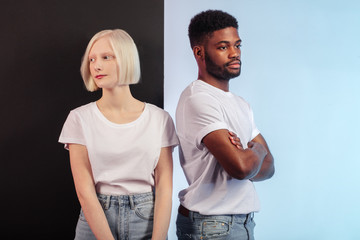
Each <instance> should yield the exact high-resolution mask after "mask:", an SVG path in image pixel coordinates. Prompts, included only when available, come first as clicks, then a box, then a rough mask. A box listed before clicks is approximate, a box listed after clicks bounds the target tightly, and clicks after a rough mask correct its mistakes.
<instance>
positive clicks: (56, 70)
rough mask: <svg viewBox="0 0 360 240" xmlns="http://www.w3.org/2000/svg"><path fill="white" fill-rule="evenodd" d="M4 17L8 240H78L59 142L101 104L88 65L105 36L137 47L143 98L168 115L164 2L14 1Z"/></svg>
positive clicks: (1, 136)
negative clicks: (74, 114)
mask: <svg viewBox="0 0 360 240" xmlns="http://www.w3.org/2000/svg"><path fill="white" fill-rule="evenodd" d="M1 5H2V13H1V14H0V26H1V29H0V30H1V38H0V39H1V40H0V41H1V44H0V59H1V60H0V64H1V65H0V66H1V67H0V69H1V75H0V76H1V78H0V81H1V82H0V83H1V84H0V98H1V99H0V109H1V125H0V126H1V127H0V129H1V133H0V141H1V142H0V144H1V147H0V157H1V166H0V169H1V170H0V181H1V191H0V192H1V213H0V214H1V220H2V221H1V222H2V223H1V231H0V239H25V238H26V239H28V238H30V239H73V237H74V230H75V225H76V221H77V218H78V214H79V209H80V205H79V203H78V200H77V197H76V193H75V188H74V184H73V180H72V176H71V170H70V164H69V157H68V152H67V151H66V150H64V148H63V145H61V144H59V143H58V142H57V141H58V137H59V134H60V131H61V128H62V126H63V123H64V121H65V119H66V117H67V115H68V113H69V111H70V110H71V109H73V108H75V107H78V106H80V105H82V104H85V103H88V102H90V101H95V100H96V99H98V98H99V97H100V93H101V92H100V91H98V92H95V93H90V92H87V91H86V90H85V87H84V85H83V82H82V79H81V76H80V70H79V69H80V62H81V57H82V55H83V53H84V51H85V48H86V45H87V43H88V41H89V40H90V38H91V37H92V36H93V35H94V34H95V33H96V32H98V31H100V30H103V29H114V28H121V29H124V30H126V31H127V32H128V33H129V34H130V35H131V36H132V37H133V39H134V41H135V43H136V44H137V46H138V50H139V54H140V62H141V68H142V69H141V70H142V78H141V82H140V83H139V84H138V85H134V86H131V89H132V92H133V95H134V96H135V97H136V98H138V99H139V100H142V101H146V102H149V103H153V104H155V105H157V106H159V107H163V59H164V58H163V30H164V28H163V18H164V13H163V10H164V4H163V0H151V1H149V0H131V1H122V0H112V1H107V0H104V1H94V0H86V1H85V0H75V1H69V0H61V1H57V0H55V1H54V0H43V1H36V0H32V1H28V0H9V1H2V3H1Z"/></svg>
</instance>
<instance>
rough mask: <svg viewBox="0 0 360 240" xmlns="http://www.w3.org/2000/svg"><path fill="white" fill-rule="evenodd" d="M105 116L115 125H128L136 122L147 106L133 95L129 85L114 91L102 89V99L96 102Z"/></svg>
mask: <svg viewBox="0 0 360 240" xmlns="http://www.w3.org/2000/svg"><path fill="white" fill-rule="evenodd" d="M96 104H97V106H98V108H99V110H100V111H101V112H102V113H103V114H104V116H105V117H106V118H107V119H108V120H110V121H111V122H114V123H128V122H132V121H134V120H136V119H137V118H138V117H139V116H140V115H141V113H142V112H143V110H144V107H145V104H144V103H143V102H141V101H139V100H137V99H136V98H134V97H133V96H132V94H131V91H130V87H129V86H128V85H125V86H118V87H116V88H114V89H111V90H108V89H102V97H101V98H100V99H99V100H98V101H97V102H96Z"/></svg>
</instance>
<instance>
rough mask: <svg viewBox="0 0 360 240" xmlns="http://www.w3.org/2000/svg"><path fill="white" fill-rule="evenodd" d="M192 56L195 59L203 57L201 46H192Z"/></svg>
mask: <svg viewBox="0 0 360 240" xmlns="http://www.w3.org/2000/svg"><path fill="white" fill-rule="evenodd" d="M193 52H194V56H195V58H196V59H201V60H202V59H203V57H204V49H203V47H201V46H195V47H194V48H193Z"/></svg>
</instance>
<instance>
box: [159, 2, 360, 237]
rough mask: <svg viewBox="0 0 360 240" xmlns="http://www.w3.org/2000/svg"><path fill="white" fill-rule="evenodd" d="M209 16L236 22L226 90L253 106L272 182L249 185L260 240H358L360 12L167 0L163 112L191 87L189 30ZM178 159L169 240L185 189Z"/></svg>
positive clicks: (307, 5) (333, 5)
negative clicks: (234, 65)
mask: <svg viewBox="0 0 360 240" xmlns="http://www.w3.org/2000/svg"><path fill="white" fill-rule="evenodd" d="M207 9H220V10H224V11H227V12H229V13H230V14H232V15H233V16H235V17H236V18H237V19H238V22H239V34H240V37H241V38H242V40H243V43H242V62H243V65H242V73H241V76H240V77H238V78H235V79H232V80H231V82H230V83H231V84H230V90H231V91H232V92H234V93H236V94H238V95H241V96H242V97H244V98H245V99H246V100H247V101H248V102H249V103H250V104H251V106H252V107H253V110H254V115H255V121H256V123H257V126H258V128H259V129H260V131H261V132H262V134H263V135H264V137H265V139H266V140H267V142H268V144H269V146H270V149H271V151H272V153H273V155H274V157H275V163H276V173H275V176H274V177H273V178H272V179H271V180H268V181H265V182H261V183H255V186H256V188H257V191H258V193H259V196H260V200H261V203H262V210H261V211H260V213H257V214H255V221H256V223H257V226H256V228H255V237H256V239H257V240H272V239H273V240H293V239H294V240H295V239H299V240H304V239H306V240H308V239H316V240H317V239H327V240H332V239H342V240H344V239H360V232H359V230H358V229H359V226H360V223H359V222H360V220H359V216H360V207H359V203H360V199H359V198H360V184H359V183H360V179H359V177H360V174H359V171H360V155H359V147H360V146H359V145H360V141H359V139H358V136H359V133H360V131H359V130H360V128H359V124H360V97H359V90H360V84H359V81H360V47H359V46H360V3H359V2H358V1H356V0H354V1H350V0H343V1H333V0H327V1H326V0H318V1H316V0H301V1H300V0H299V1H295V0H289V1H286V0H282V1H281V0H272V1H266V0H222V1H220V0H216V1H214V0H181V1H175V0H165V109H166V110H167V111H168V112H169V113H170V114H171V115H172V116H173V117H174V113H175V109H176V105H177V101H178V98H179V95H180V93H181V91H182V90H183V89H184V88H185V87H186V86H187V85H188V84H189V83H190V82H192V81H193V80H196V78H197V66H196V62H195V60H194V58H193V56H192V51H191V48H190V44H189V40H188V37H187V27H188V24H189V22H190V19H191V18H192V17H193V16H194V15H195V14H197V13H199V12H200V11H203V10H207ZM177 155H178V150H177V149H175V151H174V163H175V169H174V171H175V172H174V197H173V214H172V221H171V225H170V230H169V239H170V240H172V239H176V235H175V231H176V230H175V220H176V215H177V207H178V205H179V201H178V198H177V194H178V192H179V191H180V190H181V189H183V188H185V187H186V186H187V182H186V180H185V178H184V176H183V172H182V169H181V167H180V166H179V163H178V156H177Z"/></svg>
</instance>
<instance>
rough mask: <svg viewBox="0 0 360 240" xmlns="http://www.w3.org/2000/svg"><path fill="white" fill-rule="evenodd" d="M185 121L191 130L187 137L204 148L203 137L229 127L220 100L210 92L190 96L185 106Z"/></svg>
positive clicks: (198, 146)
mask: <svg viewBox="0 0 360 240" xmlns="http://www.w3.org/2000/svg"><path fill="white" fill-rule="evenodd" d="M183 117H184V121H186V122H187V125H188V128H189V130H188V131H186V134H187V135H186V136H185V137H186V139H188V140H189V141H191V142H195V143H196V147H197V148H198V149H200V150H202V149H203V147H204V145H203V144H202V139H203V138H204V137H205V136H206V135H207V134H209V133H211V132H213V131H215V130H219V129H228V128H229V127H228V125H227V124H226V123H225V121H224V118H223V114H222V110H221V107H220V105H219V103H218V101H217V100H216V99H215V98H214V97H212V96H210V95H208V94H196V95H193V96H192V97H190V98H189V99H188V100H187V101H186V104H185V107H184V116H183Z"/></svg>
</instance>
